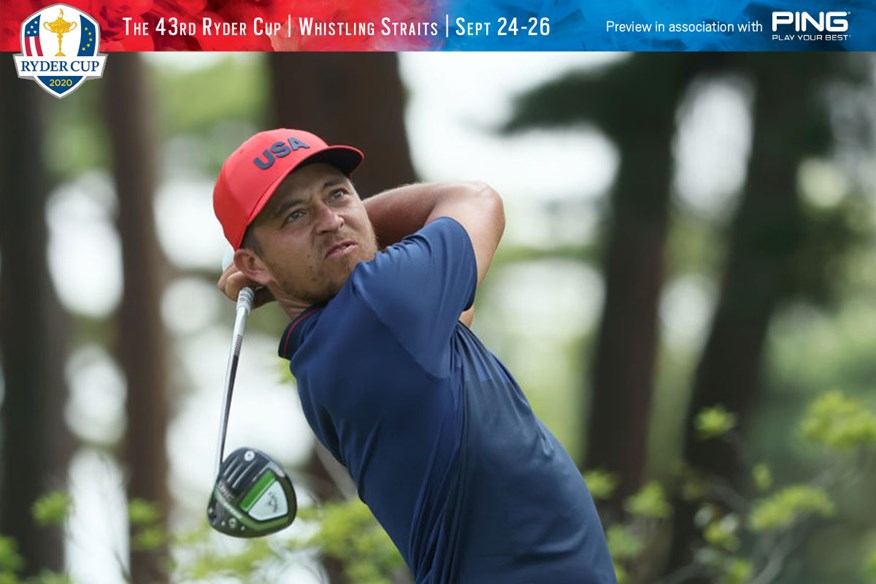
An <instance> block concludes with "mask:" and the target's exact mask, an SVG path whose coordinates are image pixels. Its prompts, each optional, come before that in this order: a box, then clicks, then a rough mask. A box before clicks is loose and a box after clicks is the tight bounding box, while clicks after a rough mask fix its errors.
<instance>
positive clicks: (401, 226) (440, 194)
mask: <svg viewBox="0 0 876 584" xmlns="http://www.w3.org/2000/svg"><path fill="white" fill-rule="evenodd" d="M482 188H485V185H482V184H479V183H440V184H439V183H415V184H410V185H405V186H401V187H397V188H394V189H390V190H388V191H384V192H382V193H380V194H378V195H375V196H373V197H370V198H368V199H366V200H365V209H366V210H367V211H368V217H369V218H370V219H371V223H372V225H374V232H375V233H376V234H377V239H378V241H379V242H380V246H381V247H386V246H387V245H392V244H393V243H396V242H398V241H400V240H401V239H402V238H404V237H405V236H407V235H410V234H411V233H414V232H415V231H417V230H419V229H420V228H422V227H423V226H424V225H426V223H428V222H429V221H430V220H432V219H434V218H435V216H434V212H435V210H436V208H438V209H440V205H441V203H442V202H446V201H447V200H448V199H452V198H454V197H464V196H471V195H472V194H473V193H474V192H476V191H477V190H479V189H482Z"/></svg>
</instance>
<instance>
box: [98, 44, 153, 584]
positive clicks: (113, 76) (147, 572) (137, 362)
mask: <svg viewBox="0 0 876 584" xmlns="http://www.w3.org/2000/svg"><path fill="white" fill-rule="evenodd" d="M113 59H114V61H115V63H114V66H113V67H112V68H111V69H108V70H107V75H106V77H105V79H104V80H103V83H104V87H105V92H106V93H105V97H106V102H105V110H106V116H107V117H106V121H107V128H108V130H109V135H110V143H111V146H112V152H113V154H114V157H113V175H114V177H115V186H116V192H117V193H118V201H119V215H118V230H119V234H120V236H121V244H122V262H123V282H124V284H123V287H124V293H123V296H122V301H121V306H120V308H119V313H118V339H117V342H118V347H117V349H118V358H119V362H120V364H121V367H122V370H123V371H124V372H125V378H126V380H127V401H126V405H125V410H126V414H127V420H128V428H127V434H126V437H125V452H124V459H125V465H126V469H127V477H128V484H127V491H128V500H134V499H144V500H146V501H149V502H152V503H155V504H157V505H159V506H160V508H161V510H162V511H163V512H167V511H168V506H169V497H168V490H167V466H168V461H167V452H166V447H165V434H166V430H167V417H168V395H167V393H168V392H167V364H166V355H165V347H166V343H167V339H166V333H165V330H164V326H163V324H162V318H161V311H160V304H161V293H162V289H163V282H164V276H165V273H164V270H165V260H164V257H163V255H162V253H161V250H160V248H159V245H158V239H157V235H156V231H155V217H154V206H153V203H154V195H155V188H156V187H155V185H156V162H155V158H156V136H155V134H154V132H155V125H154V117H153V114H152V108H151V107H150V96H149V92H148V91H147V88H148V84H147V83H146V81H145V76H146V71H145V66H144V64H143V61H142V59H141V58H140V57H139V55H136V54H119V55H115V56H114V57H113ZM135 530H136V527H134V526H132V529H131V538H132V552H131V577H132V579H133V581H134V582H138V583H139V582H144V583H153V582H167V581H168V559H167V547H166V546H160V547H159V548H157V549H153V550H138V549H136V545H135V537H136V534H135Z"/></svg>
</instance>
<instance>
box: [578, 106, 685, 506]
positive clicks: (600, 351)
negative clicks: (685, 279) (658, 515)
mask: <svg viewBox="0 0 876 584" xmlns="http://www.w3.org/2000/svg"><path fill="white" fill-rule="evenodd" d="M667 105H668V107H667V108H666V111H664V112H662V113H661V114H660V117H659V118H658V119H655V120H654V126H655V127H654V128H652V129H649V130H650V131H649V130H646V131H645V132H642V134H641V135H640V136H638V137H630V138H624V139H625V140H628V142H627V143H625V144H621V157H622V162H621V167H620V170H619V175H618V183H617V186H616V187H615V191H614V196H613V199H612V203H613V205H612V227H611V228H610V231H609V234H608V242H607V248H606V256H605V264H604V268H603V273H604V276H605V305H604V307H603V311H602V320H601V322H600V326H599V332H598V338H597V344H596V353H595V356H594V360H593V397H592V400H591V404H590V407H589V412H590V415H589V423H588V425H587V430H588V432H587V454H586V457H585V460H586V461H587V467H588V468H599V469H603V470H607V471H609V472H612V473H614V474H615V475H616V476H617V477H618V479H619V483H618V488H617V489H616V492H615V493H614V496H613V497H612V498H611V499H610V500H609V501H608V502H607V504H606V505H602V506H601V510H602V511H603V513H607V514H610V515H613V516H615V517H617V515H618V514H619V513H620V511H621V503H622V502H623V500H624V499H626V498H627V497H629V496H630V495H632V494H634V493H635V492H636V491H637V490H638V489H639V488H640V487H641V486H642V477H643V475H644V472H645V463H646V462H647V456H648V428H649V425H650V416H651V397H652V394H653V386H654V368H655V367H654V365H655V360H656V354H657V344H658V342H657V341H658V327H657V316H658V310H659V304H660V291H661V289H662V286H663V277H664V248H665V243H666V230H667V224H668V214H669V187H670V178H671V174H672V155H671V149H670V148H669V145H670V143H671V138H672V133H673V128H674V117H675V107H674V104H671V105H670V104H667Z"/></svg>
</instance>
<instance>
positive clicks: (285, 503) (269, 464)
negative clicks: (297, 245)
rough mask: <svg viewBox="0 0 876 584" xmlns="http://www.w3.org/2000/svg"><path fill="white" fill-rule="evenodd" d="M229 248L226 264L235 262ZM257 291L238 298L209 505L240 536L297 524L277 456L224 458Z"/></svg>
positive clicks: (218, 522) (217, 525) (248, 451)
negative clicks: (232, 401) (236, 382)
mask: <svg viewBox="0 0 876 584" xmlns="http://www.w3.org/2000/svg"><path fill="white" fill-rule="evenodd" d="M229 251H231V253H230V254H229V253H228V252H226V254H225V256H224V258H223V261H222V269H223V270H225V269H226V268H227V267H228V265H229V264H230V263H231V260H232V257H233V250H229ZM253 296H254V291H253V289H252V288H243V289H241V291H240V293H239V294H238V297H237V316H236V318H235V321H234V332H233V333H232V336H231V351H230V352H229V354H228V365H227V367H226V370H225V392H224V396H223V400H222V410H221V413H220V420H219V439H218V444H217V447H216V482H215V485H214V487H213V493H212V495H211V496H210V502H209V503H208V504H207V520H208V521H209V523H210V526H211V527H212V528H213V529H215V530H217V531H219V532H222V533H224V534H226V535H232V536H234V537H259V536H262V535H268V534H270V533H274V532H276V531H279V530H281V529H283V528H284V527H286V526H288V525H289V524H291V523H292V521H293V520H294V519H295V514H296V513H297V511H298V505H297V500H296V497H295V489H294V488H293V486H292V481H291V480H290V479H289V476H288V475H287V474H286V472H285V471H284V470H283V467H282V466H280V464H279V463H277V462H276V461H275V460H273V459H272V458H271V457H270V456H268V455H267V454H265V453H264V452H261V451H259V450H256V449H255V448H247V447H243V448H238V449H237V450H235V451H234V452H232V453H231V454H229V455H228V458H226V459H224V460H223V456H224V453H225V436H226V432H227V430H228V415H229V412H230V411H231V397H232V394H233V392H234V378H235V377H236V375H237V364H238V361H239V359H240V348H241V345H242V344H243V332H244V328H245V327H246V319H247V317H248V316H249V313H250V311H251V310H252V303H253Z"/></svg>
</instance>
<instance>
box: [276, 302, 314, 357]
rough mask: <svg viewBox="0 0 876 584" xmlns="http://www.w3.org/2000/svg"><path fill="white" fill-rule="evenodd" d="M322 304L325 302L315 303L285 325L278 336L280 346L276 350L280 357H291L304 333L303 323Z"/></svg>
mask: <svg viewBox="0 0 876 584" xmlns="http://www.w3.org/2000/svg"><path fill="white" fill-rule="evenodd" d="M324 306H325V304H315V305H313V306H311V307H310V308H308V309H307V310H305V311H303V312H302V313H301V314H299V315H298V316H296V317H295V320H293V321H292V322H290V323H289V325H288V326H287V327H286V331H285V332H284V333H283V336H282V337H281V338H280V346H279V348H278V350H277V353H278V354H279V355H280V357H283V358H284V359H289V360H291V359H292V356H293V355H294V354H295V351H296V350H297V349H298V345H300V344H301V335H302V334H303V333H304V329H306V328H307V327H306V326H304V324H305V323H306V322H307V321H308V320H311V318H310V317H312V316H313V315H315V314H316V313H318V312H319V311H320V310H322V308H323V307H324Z"/></svg>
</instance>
